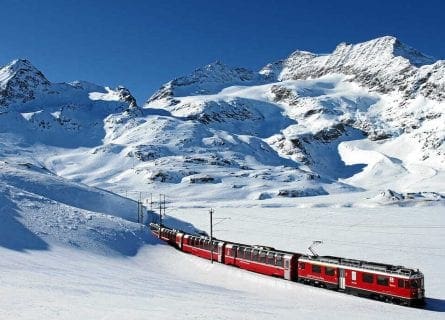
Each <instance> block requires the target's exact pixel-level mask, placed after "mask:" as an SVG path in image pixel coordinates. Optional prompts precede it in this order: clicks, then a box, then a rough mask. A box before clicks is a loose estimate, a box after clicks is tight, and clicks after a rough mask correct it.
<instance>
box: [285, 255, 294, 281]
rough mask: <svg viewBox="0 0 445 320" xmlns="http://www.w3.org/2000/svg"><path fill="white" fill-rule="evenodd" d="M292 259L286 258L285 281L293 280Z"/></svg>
mask: <svg viewBox="0 0 445 320" xmlns="http://www.w3.org/2000/svg"><path fill="white" fill-rule="evenodd" d="M291 258H292V257H289V256H284V259H283V260H284V279H286V280H291V267H292V266H291Z"/></svg>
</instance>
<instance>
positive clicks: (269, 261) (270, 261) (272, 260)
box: [266, 252, 275, 265]
mask: <svg viewBox="0 0 445 320" xmlns="http://www.w3.org/2000/svg"><path fill="white" fill-rule="evenodd" d="M266 263H267V264H271V265H274V264H275V254H274V253H273V252H269V253H268V254H267V260H266Z"/></svg>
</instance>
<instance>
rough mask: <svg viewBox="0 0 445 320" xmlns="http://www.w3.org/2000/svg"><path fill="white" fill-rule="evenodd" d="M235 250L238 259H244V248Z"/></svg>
mask: <svg viewBox="0 0 445 320" xmlns="http://www.w3.org/2000/svg"><path fill="white" fill-rule="evenodd" d="M237 250H238V252H237V253H236V255H237V256H238V258H242V259H244V248H240V247H238V249H237Z"/></svg>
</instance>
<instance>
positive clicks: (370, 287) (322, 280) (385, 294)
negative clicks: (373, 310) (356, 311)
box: [298, 256, 425, 306]
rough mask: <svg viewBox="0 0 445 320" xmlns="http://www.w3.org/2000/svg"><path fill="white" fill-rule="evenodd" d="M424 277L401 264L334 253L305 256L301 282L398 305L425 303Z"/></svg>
mask: <svg viewBox="0 0 445 320" xmlns="http://www.w3.org/2000/svg"><path fill="white" fill-rule="evenodd" d="M423 279H424V277H423V274H422V273H421V272H420V271H419V270H414V269H409V268H405V267H402V266H393V265H388V264H382V263H376V262H368V261H362V260H354V259H345V258H339V257H331V256H302V257H300V258H299V260H298V281H300V282H305V283H310V284H316V285H320V286H324V287H327V288H331V289H338V290H340V291H345V292H347V293H351V294H355V295H358V296H364V297H369V298H375V299H379V300H385V301H389V302H394V303H398V304H406V305H410V306H411V305H423V304H424V302H425V289H424V280H423Z"/></svg>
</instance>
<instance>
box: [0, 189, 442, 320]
mask: <svg viewBox="0 0 445 320" xmlns="http://www.w3.org/2000/svg"><path fill="white" fill-rule="evenodd" d="M362 196H363V195H357V197H354V198H355V199H357V200H359V199H362ZM349 198H350V197H349ZM350 200H351V199H346V197H339V198H337V199H333V196H328V197H326V198H323V199H319V197H316V198H307V199H305V201H303V203H301V201H300V200H299V201H289V202H287V203H282V204H281V205H280V204H277V203H270V204H266V205H264V206H256V205H254V204H253V203H244V204H242V205H236V204H234V205H232V206H225V207H216V213H215V216H214V217H215V218H231V219H230V220H224V221H223V222H222V223H220V224H218V225H216V226H215V235H216V236H218V237H220V238H223V239H232V240H235V241H241V242H247V243H257V244H266V245H271V246H275V247H277V248H282V249H288V250H296V251H300V252H301V251H305V248H306V247H307V246H308V245H309V244H310V243H311V242H312V240H323V241H324V244H323V245H322V246H321V247H320V248H319V249H318V251H319V252H320V253H321V254H338V255H342V256H347V257H354V258H363V259H371V260H377V261H383V262H389V263H395V264H404V265H407V266H410V267H418V268H420V269H421V270H422V271H423V272H424V273H425V279H426V293H427V297H428V299H427V303H428V305H427V308H426V309H424V310H422V309H413V308H407V307H400V306H395V305H391V304H385V303H382V302H377V301H372V300H368V299H362V298H357V297H353V296H348V295H344V294H341V293H336V292H333V291H327V290H324V289H319V288H313V287H308V286H304V285H301V284H296V283H290V282H287V281H284V280H280V279H274V278H269V277H265V276H261V275H257V274H254V273H250V272H247V271H243V270H239V269H236V268H232V267H227V266H224V265H219V264H217V263H215V264H213V265H211V264H210V262H209V261H206V260H202V259H200V258H197V257H193V256H190V255H187V254H184V253H181V252H179V251H177V250H175V249H173V248H172V247H169V246H167V245H163V244H160V243H158V242H157V241H156V240H155V239H153V240H150V241H149V242H150V244H147V245H145V246H143V247H142V248H140V249H139V251H138V252H137V254H136V255H135V256H126V255H122V254H119V253H116V254H109V253H108V254H106V255H103V254H100V253H99V254H98V253H97V252H94V253H92V252H91V251H88V250H79V249H76V248H73V247H65V246H59V245H50V247H49V248H47V249H45V250H31V251H26V252H20V251H17V250H9V249H6V248H4V247H1V248H0V254H1V257H2V259H1V260H0V270H1V273H0V280H1V284H2V286H1V288H0V293H1V296H2V298H1V299H0V318H1V319H36V318H38V319H122V318H125V319H144V318H147V317H150V318H151V317H153V318H157V319H172V318H173V317H176V318H180V319H232V318H236V319H276V318H282V319H294V318H295V316H296V314H298V317H302V318H304V319H320V318H324V317H333V318H334V319H356V318H357V317H358V316H360V318H363V319H419V318H422V319H442V318H443V314H444V312H445V290H444V284H445V277H444V274H443V272H442V270H441V266H443V265H444V263H445V248H444V247H443V243H444V241H445V233H444V232H443V231H444V228H445V217H444V215H443V208H444V207H443V206H432V207H421V208H417V207H415V208H413V207H399V206H391V207H385V208H382V207H368V208H363V207H362V208H356V207H352V208H350V207H342V208H338V207H335V206H336V204H338V203H345V201H346V202H349V201H350ZM210 205H211V204H209V206H210ZM215 205H217V204H215ZM292 205H296V206H292ZM167 212H168V214H169V215H170V216H173V217H178V218H181V219H184V220H187V221H190V222H192V223H194V224H195V225H196V226H198V227H200V228H202V229H205V230H208V211H207V208H185V207H177V208H173V207H172V208H170V209H168V210H167ZM50 244H51V243H50Z"/></svg>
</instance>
